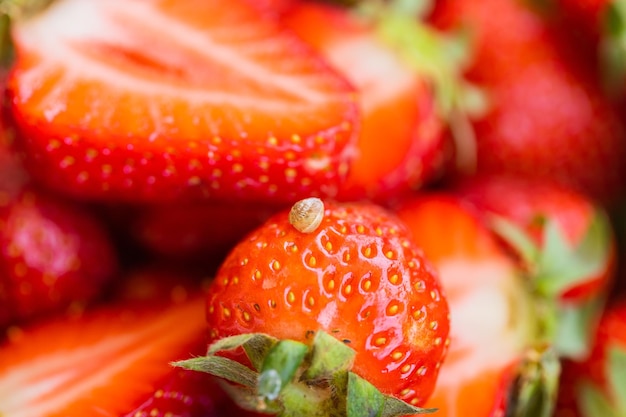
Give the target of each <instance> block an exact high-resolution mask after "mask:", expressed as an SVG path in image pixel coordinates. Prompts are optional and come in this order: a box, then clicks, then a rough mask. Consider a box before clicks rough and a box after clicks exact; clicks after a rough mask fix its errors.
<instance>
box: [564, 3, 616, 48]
mask: <svg viewBox="0 0 626 417" xmlns="http://www.w3.org/2000/svg"><path fill="white" fill-rule="evenodd" d="M556 3H557V5H558V7H559V12H560V13H563V14H565V15H566V17H567V18H568V19H571V21H572V24H576V25H578V27H579V28H580V27H582V28H584V29H585V30H586V31H587V33H588V34H589V35H593V36H594V37H595V38H596V40H597V38H598V37H599V36H600V35H601V32H602V19H603V14H604V12H605V10H606V8H607V6H608V5H609V4H610V3H611V0H556Z"/></svg>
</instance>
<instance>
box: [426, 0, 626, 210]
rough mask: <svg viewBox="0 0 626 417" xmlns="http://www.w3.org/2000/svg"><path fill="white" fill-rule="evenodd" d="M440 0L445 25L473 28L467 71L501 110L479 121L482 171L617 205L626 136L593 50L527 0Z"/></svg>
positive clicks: (623, 183)
mask: <svg viewBox="0 0 626 417" xmlns="http://www.w3.org/2000/svg"><path fill="white" fill-rule="evenodd" d="M437 6H438V7H437V9H436V12H435V13H434V16H433V17H432V21H433V22H434V24H436V25H437V26H438V27H440V28H444V29H450V28H453V27H457V26H458V25H465V26H466V27H468V28H469V29H470V30H472V33H473V34H474V40H475V54H474V59H473V61H472V64H471V65H470V68H469V69H468V72H467V77H468V78H469V79H470V80H472V81H474V82H475V83H476V84H478V85H481V86H483V87H484V89H485V90H486V91H487V94H488V95H489V101H490V104H491V108H490V109H489V111H488V112H487V113H486V115H485V116H484V117H482V118H481V119H478V120H476V121H475V123H474V124H473V127H474V129H475V133H476V147H477V166H476V170H477V172H478V173H482V174H490V175H493V176H498V175H503V174H512V175H516V176H522V177H527V178H534V179H537V180H546V179H550V180H553V181H558V182H559V183H561V184H564V185H567V186H570V187H572V188H574V189H575V190H577V191H579V192H583V193H585V194H587V195H590V196H592V197H594V198H597V199H598V200H600V201H601V202H603V203H606V204H613V203H615V200H616V199H617V198H619V196H620V195H621V193H622V191H623V190H624V189H625V187H626V180H625V179H626V165H624V164H623V163H622V161H623V160H624V158H625V157H626V140H625V138H624V127H623V125H622V123H621V121H620V119H619V115H618V113H617V111H616V109H615V108H614V107H613V106H612V105H611V103H609V102H608V100H607V98H606V97H605V96H604V95H603V93H602V91H601V88H600V86H599V83H598V82H597V79H596V78H597V74H595V72H594V65H593V57H591V58H590V57H589V56H588V55H587V54H586V53H583V52H582V51H581V49H584V48H581V47H580V44H579V43H574V42H570V41H569V40H567V39H565V38H564V37H561V36H557V34H555V31H554V30H551V28H550V26H549V25H548V24H547V23H546V22H545V21H544V20H543V19H542V18H541V17H540V16H538V15H537V14H535V13H533V12H532V11H531V10H530V9H528V8H527V7H525V6H524V4H523V2H522V1H517V0H483V1H471V0H445V1H441V2H437ZM494 16H498V18H497V19H496V18H494ZM503 51H506V53H504V52H503ZM590 64H591V65H590Z"/></svg>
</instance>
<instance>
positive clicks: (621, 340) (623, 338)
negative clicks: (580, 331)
mask: <svg viewBox="0 0 626 417" xmlns="http://www.w3.org/2000/svg"><path fill="white" fill-rule="evenodd" d="M624 369H626V303H625V302H624V300H623V299H619V300H617V301H616V302H614V303H613V304H611V305H610V306H608V307H607V309H606V311H605V312H604V314H603V316H602V319H601V321H600V324H599V326H598V330H597V332H596V334H595V337H594V345H593V349H592V351H591V355H590V356H589V357H588V358H586V359H585V360H584V361H580V362H572V361H568V362H566V363H565V364H564V378H563V380H562V381H563V382H562V384H561V390H560V395H559V404H558V408H557V411H556V414H555V416H556V417H599V416H607V417H609V416H611V417H613V416H615V417H618V416H623V415H625V414H626V404H624V399H625V398H626V385H625V384H624V377H623V375H624Z"/></svg>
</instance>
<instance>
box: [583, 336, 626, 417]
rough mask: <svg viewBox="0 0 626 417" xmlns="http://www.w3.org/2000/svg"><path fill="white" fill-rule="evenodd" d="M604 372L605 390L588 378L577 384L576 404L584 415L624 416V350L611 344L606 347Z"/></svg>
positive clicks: (625, 363)
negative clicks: (605, 377) (605, 378)
mask: <svg viewBox="0 0 626 417" xmlns="http://www.w3.org/2000/svg"><path fill="white" fill-rule="evenodd" d="M606 355H607V356H606V359H605V363H604V373H605V375H606V376H607V390H608V392H605V391H604V390H602V389H601V388H600V387H598V386H597V385H595V384H593V383H592V382H590V381H588V380H584V381H582V382H580V383H579V384H578V386H577V387H576V388H577V391H576V393H577V395H578V406H579V408H580V410H581V412H582V415H583V416H584V417H596V416H602V417H624V416H626V372H625V371H626V350H625V349H624V348H623V347H621V346H619V345H617V344H612V345H609V346H608V347H607V348H606Z"/></svg>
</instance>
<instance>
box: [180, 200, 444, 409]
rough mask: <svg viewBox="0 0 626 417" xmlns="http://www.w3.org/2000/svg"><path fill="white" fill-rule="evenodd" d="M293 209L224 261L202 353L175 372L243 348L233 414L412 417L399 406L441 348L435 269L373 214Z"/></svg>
mask: <svg viewBox="0 0 626 417" xmlns="http://www.w3.org/2000/svg"><path fill="white" fill-rule="evenodd" d="M309 204H310V205H309ZM294 210H295V212H296V213H297V214H296V215H295V216H293V217H292V215H291V214H290V213H289V212H287V211H283V212H280V213H278V214H276V215H275V216H273V217H272V218H270V219H269V220H268V221H267V222H266V223H265V224H264V225H263V226H261V227H260V228H259V229H257V230H256V231H254V232H252V233H251V234H250V235H249V236H248V237H247V238H246V239H244V240H243V241H242V242H240V243H239V244H238V245H237V246H236V247H235V248H234V249H233V251H232V252H231V253H230V255H229V256H228V257H227V259H226V260H225V261H224V263H223V264H222V266H221V268H220V270H219V271H218V273H217V275H216V277H215V280H214V281H213V283H212V284H211V286H210V287H209V292H208V297H207V320H208V323H209V329H210V337H211V340H212V341H214V344H213V345H212V347H211V348H210V352H209V353H210V354H209V355H208V356H207V357H204V358H198V359H196V360H190V361H188V362H187V363H186V364H185V365H184V366H186V367H189V368H192V369H197V368H205V369H206V366H209V367H211V365H212V364H213V363H214V362H216V361H218V359H219V360H221V359H220V358H219V357H216V356H214V355H213V353H216V352H219V351H221V350H228V349H230V348H233V347H236V346H243V347H244V349H246V350H247V352H248V353H249V354H248V356H249V360H250V364H251V366H252V368H253V369H249V368H245V369H244V370H242V372H243V373H244V374H248V375H247V376H246V378H244V379H237V378H234V379H233V380H234V381H237V382H239V383H243V384H247V386H248V387H249V389H245V390H243V392H240V391H237V392H238V393H237V394H236V395H237V397H238V398H239V399H240V400H241V401H242V405H243V406H244V407H253V406H255V405H256V406H257V408H259V409H261V410H263V409H265V410H266V411H269V412H271V411H272V410H276V409H277V407H278V408H282V407H285V409H286V410H291V411H293V410H294V407H297V408H296V410H298V413H301V415H316V416H317V415H319V416H322V415H335V414H332V413H345V412H346V408H348V409H351V408H353V407H366V406H367V410H369V411H367V410H366V409H365V408H363V409H361V410H360V412H361V414H360V415H363V413H369V412H370V411H371V412H372V413H374V414H372V415H375V414H377V413H379V412H381V410H382V409H383V408H384V409H385V412H387V411H389V412H392V411H391V410H389V409H387V408H385V407H395V406H397V407H399V408H396V409H395V412H392V414H394V415H396V414H399V415H405V414H413V413H416V412H419V411H420V410H418V409H416V408H414V407H411V406H410V405H409V404H407V403H410V404H411V405H416V406H419V405H421V404H423V403H424V402H425V401H426V399H427V398H428V397H429V396H430V394H431V393H432V390H433V389H434V386H435V382H436V379H437V374H438V370H439V367H440V365H441V363H442V360H443V357H444V354H445V351H446V346H447V337H448V322H449V317H448V306H447V302H446V299H445V296H444V294H443V293H442V292H441V289H440V287H439V283H438V281H437V275H436V273H435V271H434V270H433V269H432V267H431V266H430V264H429V263H428V261H427V260H426V259H425V258H424V256H423V254H422V251H421V250H420V249H419V248H418V247H416V246H415V245H414V244H413V243H412V241H411V240H410V239H409V234H408V232H407V230H406V228H405V227H404V225H403V224H402V223H401V222H400V221H398V219H397V218H396V217H394V216H393V215H392V214H391V213H389V212H387V211H385V210H383V209H382V208H380V207H378V206H376V205H373V204H371V203H367V204H361V205H358V204H352V205H349V204H345V205H340V204H337V203H332V202H328V203H327V204H326V207H325V208H324V207H323V206H322V204H321V201H320V200H317V201H313V202H311V200H308V199H307V200H303V201H300V202H298V203H297V204H296V205H295V206H294ZM289 217H292V219H291V222H292V223H291V224H290V219H289ZM315 220H318V221H319V223H316V222H315ZM296 226H297V227H298V228H296ZM305 226H306V227H309V226H310V227H309V228H308V229H306V228H304V227H305ZM301 230H303V231H301ZM342 342H343V343H342ZM311 344H312V345H313V346H314V347H313V352H312V354H311V355H307V356H306V359H305V357H304V355H305V354H306V352H308V351H309V350H310V349H311V346H310V345H311ZM263 346H264V347H263ZM268 348H269V349H268ZM258 349H260V351H258ZM268 350H269V353H267V355H263V354H262V352H268ZM254 352H256V353H254ZM285 352H287V353H285ZM285 354H286V355H287V356H288V358H286V357H284V356H283V355H285ZM291 355H293V356H291ZM275 361H284V363H282V365H276V363H275ZM218 362H219V361H218ZM205 365H206V366H205ZM236 365H237V364H236V363H235V362H232V361H231V362H230V365H229V367H228V368H229V369H230V368H231V367H232V368H233V369H239V368H240V366H236ZM244 371H245V372H244ZM213 372H217V373H218V375H220V376H224V375H223V374H220V372H219V371H216V370H213ZM257 372H258V373H257ZM294 374H297V375H299V376H298V377H297V379H296V380H293V381H292V377H293V376H294ZM278 375H280V381H278V380H277V376H278ZM250 378H251V379H250ZM251 381H256V382H253V383H252V384H251V385H250V383H251ZM348 381H349V382H348ZM269 382H271V384H270V385H267V384H268V383H269ZM276 383H278V385H277V386H276V385H275V384H276ZM257 384H258V386H257ZM346 385H347V386H346ZM372 385H373V387H372ZM271 387H274V388H276V390H275V391H274V389H273V388H271ZM305 387H307V388H305ZM315 387H317V388H315ZM366 387H367V388H366ZM374 387H375V388H374ZM255 388H256V389H255ZM302 389H305V392H302V391H301V390H302ZM361 389H363V390H365V392H362V391H361ZM376 389H377V390H376ZM250 390H252V391H250ZM372 390H373V391H374V392H373V391H372ZM379 391H380V392H379ZM381 392H382V394H386V395H388V396H391V397H388V398H387V399H386V400H383V399H382V398H384V397H383V396H382V394H381ZM301 394H304V395H301ZM329 394H330V397H329ZM346 396H347V398H346ZM259 398H261V399H263V398H264V399H265V401H257V400H258V399H259ZM254 399H257V400H254ZM399 399H400V400H403V401H404V403H402V402H400V401H399ZM246 400H247V401H246ZM354 401H356V402H354ZM359 401H363V402H362V403H360V402H359ZM255 402H256V404H253V403H255ZM372 403H375V404H372ZM382 403H385V404H386V405H385V406H383V405H381V404H382ZM358 404H361V405H358ZM399 404H402V406H400V405H399ZM288 412H289V411H288ZM314 412H315V413H314ZM313 413H314V414H313ZM339 415H344V414H339ZM348 415H350V414H348ZM355 415H356V414H355ZM368 415H369V414H368Z"/></svg>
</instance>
